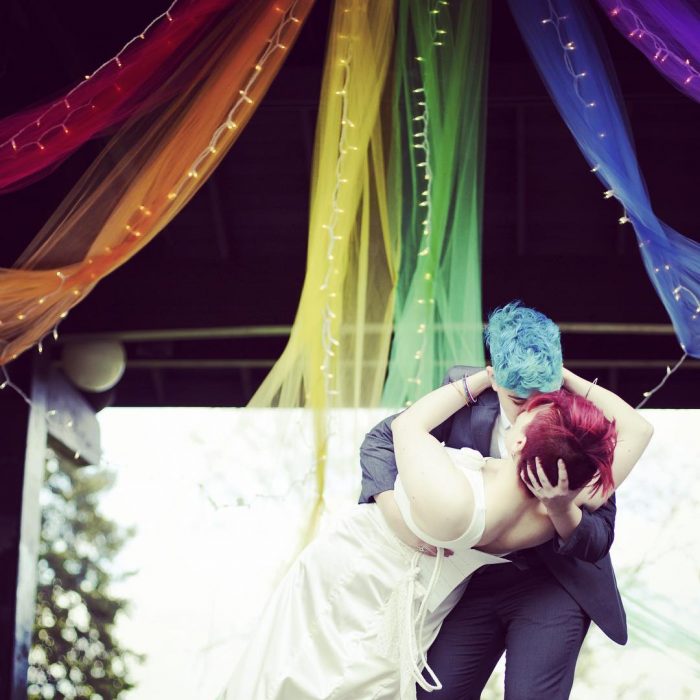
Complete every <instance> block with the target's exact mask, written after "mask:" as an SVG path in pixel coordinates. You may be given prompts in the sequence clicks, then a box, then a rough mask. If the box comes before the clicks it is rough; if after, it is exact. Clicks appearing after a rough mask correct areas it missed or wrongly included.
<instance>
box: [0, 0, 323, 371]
mask: <svg viewBox="0 0 700 700" xmlns="http://www.w3.org/2000/svg"><path fill="white" fill-rule="evenodd" d="M311 4H312V0H264V1H263V0H245V1H241V2H239V3H237V4H236V5H235V7H233V8H231V9H230V10H229V11H228V12H226V13H224V15H223V16H222V17H221V19H220V21H219V22H218V23H217V24H216V25H215V26H214V27H212V28H211V30H210V31H209V32H208V33H207V35H206V36H205V37H203V38H202V39H201V40H200V41H199V42H198V43H197V45H196V47H195V48H194V49H193V50H192V51H191V52H190V54H189V55H188V57H187V60H186V61H184V62H183V63H182V64H181V65H180V66H179V68H178V70H177V71H176V72H175V74H174V75H173V76H172V78H171V80H172V84H177V85H182V84H183V82H184V81H182V75H183V74H184V75H186V76H187V81H186V88H184V89H182V90H180V91H179V92H178V94H177V95H176V96H175V97H173V98H172V99H170V100H167V101H166V102H164V103H163V104H161V105H160V106H159V107H158V108H157V109H154V110H153V111H152V112H151V113H149V114H148V115H147V116H146V117H142V118H133V119H132V120H130V121H129V122H127V123H126V124H125V125H124V126H123V127H122V128H121V130H120V131H119V132H118V133H117V135H116V136H115V137H114V138H113V139H112V141H111V142H110V143H109V144H108V145H107V147H106V148H105V149H104V151H103V152H102V154H101V155H100V157H99V158H98V159H97V161H96V162H95V163H94V164H93V165H92V167H91V168H90V169H89V170H88V171H87V172H86V173H85V175H84V176H83V177H82V178H81V180H80V181H79V182H78V183H77V184H76V185H75V187H74V188H73V190H72V191H71V192H70V194H69V195H68V196H67V197H66V198H65V200H64V201H63V203H62V204H61V206H60V207H59V208H58V210H57V211H56V212H55V213H54V215H53V216H52V217H51V219H50V220H49V221H48V223H47V224H46V225H45V226H44V227H43V229H42V230H41V231H40V232H39V234H38V235H37V236H36V238H35V239H34V241H33V242H32V243H31V244H30V246H29V247H28V249H27V250H26V251H25V252H24V253H23V255H22V256H21V257H20V259H19V260H18V261H17V262H16V263H15V266H14V267H13V268H12V269H2V270H0V320H1V321H2V324H1V325H0V342H1V343H2V350H1V352H0V363H6V362H8V361H10V360H12V359H14V358H15V357H16V356H17V355H18V354H19V353H21V352H23V351H24V350H25V349H27V348H28V347H30V346H31V345H33V344H34V343H36V342H38V341H39V340H40V339H41V338H42V337H43V336H44V335H46V334H47V333H48V332H49V331H51V329H52V328H54V327H55V326H56V325H57V324H58V323H59V322H60V320H61V319H62V318H63V317H65V315H66V314H67V313H68V311H69V310H70V308H71V307H73V306H74V305H75V304H77V303H78V302H79V301H80V300H81V299H83V298H85V296H86V295H87V294H88V293H89V292H90V291H91V290H92V288H93V287H94V286H95V284H97V282H99V280H100V279H101V278H102V277H104V276H105V275H107V274H109V273H110V272H112V271H113V270H115V269H116V268H117V267H119V266H120V265H122V264H123V263H125V262H126V261H127V260H129V258H131V256H133V255H134V254H136V253H137V252H138V251H139V250H141V248H143V246H145V245H146V244H147V243H148V242H149V241H150V240H151V239H152V238H153V237H154V236H155V235H157V234H158V233H159V232H160V231H162V230H163V228H164V227H165V226H166V225H167V224H168V222H170V221H171V220H172V219H173V217H175V216H176V215H177V213H178V212H179V211H180V210H181V209H182V208H183V207H184V206H185V204H186V203H187V202H188V201H189V200H190V199H191V197H192V196H193V195H194V193H195V192H196V191H197V190H198V189H199V188H200V187H201V185H202V184H203V182H205V181H206V179H207V178H208V176H209V175H210V174H211V172H212V171H213V170H214V169H215V168H216V166H217V165H218V164H219V163H220V162H221V159H222V158H223V157H224V155H225V154H226V152H227V151H228V149H229V148H230V147H231V146H232V145H233V143H235V141H236V139H237V138H238V135H239V134H240V133H241V131H242V130H243V128H244V127H245V125H246V124H247V122H248V120H249V119H250V117H251V115H252V114H253V112H254V111H255V108H256V106H257V104H258V103H259V102H260V99H261V98H262V96H263V95H264V94H265V92H266V90H267V88H268V86H269V85H270V82H271V81H272V79H273V78H274V76H275V75H276V73H277V71H278V70H279V67H280V66H281V64H282V62H283V61H284V59H285V57H286V56H287V51H288V50H289V49H290V48H291V45H292V43H293V42H294V40H295V38H296V36H297V34H298V31H299V28H300V26H301V23H302V22H303V20H304V19H305V17H306V15H307V13H308V11H309V9H310V6H311ZM161 89H163V90H165V91H166V92H169V91H170V90H171V81H166V82H165V84H164V85H163V86H162V88H161Z"/></svg>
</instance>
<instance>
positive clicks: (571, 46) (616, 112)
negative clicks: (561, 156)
mask: <svg viewBox="0 0 700 700" xmlns="http://www.w3.org/2000/svg"><path fill="white" fill-rule="evenodd" d="M509 4H510V8H511V11H512V13H513V16H514V17H515V20H516V22H517V24H518V27H519V28H520V32H521V34H522V36H523V38H524V39H525V43H526V44H527V47H528V49H529V51H530V54H531V55H532V58H533V60H534V62H535V64H536V66H537V69H538V71H539V72H540V75H541V76H542V79H543V80H544V82H545V85H546V86H547V89H548V90H549V93H550V95H551V97H552V99H553V100H554V103H555V104H556V106H557V108H558V109H559V112H560V113H561V115H562V118H563V119H564V121H565V122H566V124H567V126H568V127H569V130H570V131H571V133H572V134H573V136H574V138H575V139H576V142H577V143H578V146H579V148H580V149H581V152H582V153H583V155H584V157H585V158H586V160H587V161H588V163H589V165H590V166H591V171H592V172H594V173H595V174H596V176H597V177H598V178H599V179H600V180H601V182H602V183H603V184H604V186H605V192H604V196H605V197H606V198H612V197H614V198H616V199H617V200H618V201H619V202H620V204H621V205H622V207H623V208H624V214H623V216H622V217H621V219H620V223H628V222H629V223H631V224H632V226H633V227H634V231H635V233H636V236H637V242H638V245H639V252H640V254H641V256H642V260H643V262H644V267H645V269H646V271H647V274H648V275H649V279H650V280H651V282H652V284H653V285H654V288H655V289H656V292H657V294H658V295H659V298H660V299H661V301H662V302H663V305H664V307H665V308H666V311H667V312H668V315H669V316H670V317H671V321H672V322H673V327H674V330H675V332H676V335H677V337H678V340H679V342H680V345H681V348H682V349H683V352H684V353H687V354H688V355H691V356H693V357H700V244H699V243H696V242H695V241H693V240H691V239H690V238H687V237H685V236H683V235H681V234H680V233H678V232H677V231H675V230H674V229H673V228H672V227H671V226H669V225H668V224H666V223H664V222H663V221H661V220H660V219H659V218H658V217H657V216H656V214H654V211H653V209H652V205H651V201H650V199H649V194H648V192H647V189H646V185H645V184H644V179H643V176H642V174H641V171H640V168H639V163H638V162H637V157H636V154H635V150H634V144H633V140H632V134H631V130H630V127H629V124H628V121H627V115H626V112H625V107H624V103H623V100H622V97H621V93H620V89H619V86H618V84H617V77H616V73H615V70H614V68H613V66H612V62H611V59H610V55H609V52H608V49H607V46H606V45H605V43H604V41H603V39H602V37H601V36H600V33H599V30H598V27H597V25H596V22H595V18H594V17H593V16H592V15H591V13H590V10H589V9H588V7H587V6H586V3H579V2H574V1H573V0H527V1H523V0H509Z"/></svg>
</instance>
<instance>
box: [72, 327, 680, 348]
mask: <svg viewBox="0 0 700 700" xmlns="http://www.w3.org/2000/svg"><path fill="white" fill-rule="evenodd" d="M558 325H559V328H560V329H561V331H562V333H572V334H591V335H673V326H672V325H671V324H670V323H668V324H666V323H566V322H565V323H560V324H558ZM445 327H446V328H454V327H456V326H455V325H451V326H445ZM365 328H366V329H367V331H368V332H379V331H384V330H385V326H383V325H381V324H377V323H368V324H366V325H365ZM438 328H439V326H438ZM291 331H292V326H289V325H279V326H231V327H223V328H163V329H148V330H139V331H105V332H96V333H64V334H62V335H61V336H59V339H58V342H59V343H78V342H83V341H88V340H121V341H122V342H125V343H138V342H159V341H168V340H215V339H217V338H220V339H227V338H231V339H233V338H285V337H288V336H289V335H290V333H291Z"/></svg>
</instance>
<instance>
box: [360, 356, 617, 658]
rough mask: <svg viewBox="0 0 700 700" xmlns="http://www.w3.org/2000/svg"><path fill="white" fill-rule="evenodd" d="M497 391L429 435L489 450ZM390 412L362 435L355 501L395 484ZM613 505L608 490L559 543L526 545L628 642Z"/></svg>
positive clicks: (454, 373) (458, 373) (459, 369)
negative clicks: (615, 561) (615, 559)
mask: <svg viewBox="0 0 700 700" xmlns="http://www.w3.org/2000/svg"><path fill="white" fill-rule="evenodd" d="M478 369H479V368H475V367H464V366H456V367H453V368H452V369H451V370H450V371H449V372H448V374H447V377H446V378H445V383H446V382H448V381H455V380H457V379H460V378H461V377H462V376H463V375H464V374H467V375H469V374H473V373H474V372H476V371H478ZM499 410H500V409H499V404H498V395H497V394H496V392H495V391H492V390H490V389H489V390H488V391H485V392H484V393H482V394H481V395H480V396H479V399H478V402H477V403H476V405H474V406H472V407H468V406H465V407H464V408H462V409H460V410H459V411H457V413H455V414H454V415H452V416H451V417H450V418H448V419H447V420H446V421H445V422H444V423H442V424H441V425H439V426H438V427H437V428H436V429H435V430H434V431H433V433H432V434H433V435H434V436H435V437H436V438H437V439H438V440H440V441H441V442H444V443H445V444H446V445H447V446H448V447H457V448H459V447H471V448H473V449H476V450H478V451H479V452H481V454H483V455H488V454H489V450H490V447H491V432H492V431H493V426H494V423H495V422H496V418H497V417H498V413H499ZM395 417H396V416H395V415H394V416H389V418H386V419H385V420H383V421H382V422H381V423H379V424H378V425H376V426H375V427H374V428H372V430H370V432H369V433H367V435H366V436H365V439H364V441H363V443H362V446H361V447H360V464H361V466H362V492H361V494H360V503H370V502H371V501H372V500H373V498H374V496H375V495H376V494H378V493H382V492H383V491H391V490H393V488H394V481H395V480H396V475H397V473H398V472H397V469H396V459H395V457H394V443H393V437H392V433H391V423H392V421H393V419H394V418H395ZM616 510H617V506H616V504H615V496H614V495H613V496H612V497H611V498H610V499H609V500H608V502H607V503H606V504H605V505H603V506H601V507H600V508H599V509H598V510H596V511H593V512H589V511H588V510H586V509H585V508H584V509H583V518H582V520H581V522H580V524H579V526H578V527H577V528H576V530H575V531H574V532H573V534H572V535H571V536H570V537H569V539H568V540H567V541H566V542H564V543H561V542H560V539H559V538H556V537H555V538H553V539H552V540H550V541H549V542H546V543H544V544H542V545H540V546H539V547H534V548H532V549H531V550H526V552H527V555H528V556H535V557H537V558H538V559H540V560H541V561H542V562H543V563H544V565H545V566H546V567H547V568H548V569H549V571H550V572H551V574H552V575H553V576H554V577H555V578H556V579H557V581H559V583H560V584H561V585H562V586H563V587H564V588H565V589H566V590H567V591H568V593H569V595H571V596H572V598H574V600H575V601H576V602H577V603H578V604H579V605H580V606H581V607H582V608H583V610H584V611H585V612H586V613H587V614H588V616H589V617H590V618H591V619H592V620H593V621H594V622H595V623H596V624H597V625H598V627H600V629H601V630H602V631H603V632H605V634H607V635H608V637H610V638H611V639H612V640H613V641H615V642H617V643H618V644H625V643H626V642H627V622H626V617H625V610H624V608H623V606H622V600H621V599H620V593H619V591H618V589H617V583H616V581H615V573H614V572H613V568H612V563H611V561H610V554H609V551H610V546H611V545H612V542H613V538H614V536H615V513H616Z"/></svg>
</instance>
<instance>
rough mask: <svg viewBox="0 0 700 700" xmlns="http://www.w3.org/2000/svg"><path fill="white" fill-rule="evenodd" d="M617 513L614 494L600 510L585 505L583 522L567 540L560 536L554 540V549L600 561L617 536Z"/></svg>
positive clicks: (576, 557)
mask: <svg viewBox="0 0 700 700" xmlns="http://www.w3.org/2000/svg"><path fill="white" fill-rule="evenodd" d="M616 513H617V504H616V502H615V495H614V494H613V495H612V496H611V497H610V498H609V499H608V501H607V502H606V503H605V504H604V505H602V506H601V507H600V508H598V510H595V511H589V510H586V508H585V507H584V508H583V517H582V518H581V522H580V523H579V525H578V527H577V528H576V529H575V530H574V531H573V533H571V536H570V537H569V539H567V540H566V542H562V541H561V540H560V539H558V538H555V539H554V540H553V543H554V551H555V552H556V553H557V554H563V555H566V556H570V557H574V558H575V559H582V560H583V561H588V562H591V563H594V562H597V561H599V560H600V559H602V558H603V557H604V556H605V555H606V554H607V553H608V552H609V551H610V547H611V546H612V543H613V539H614V538H615V515H616Z"/></svg>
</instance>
